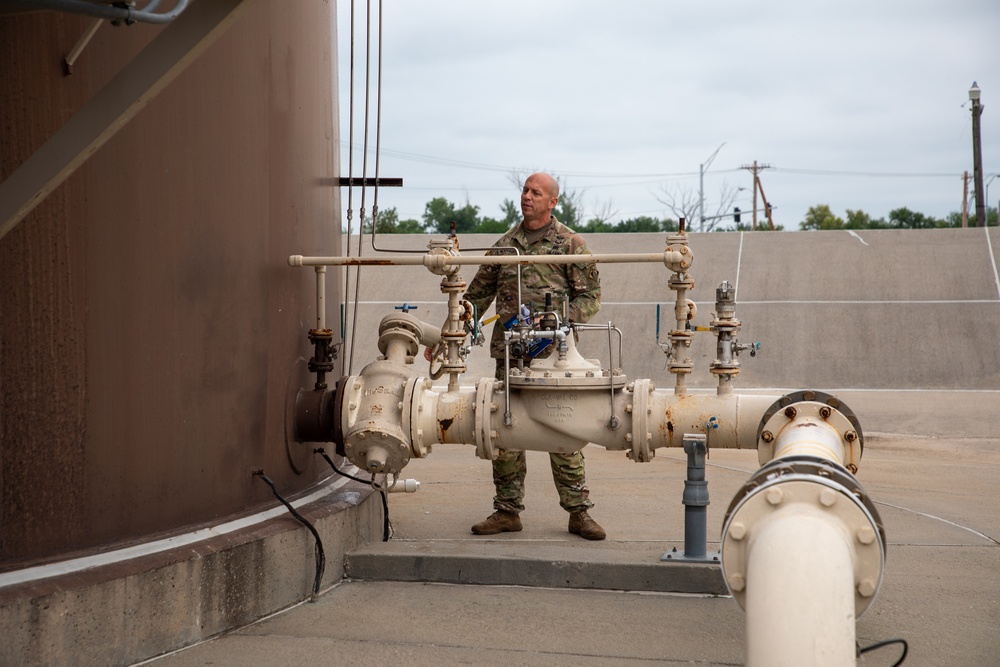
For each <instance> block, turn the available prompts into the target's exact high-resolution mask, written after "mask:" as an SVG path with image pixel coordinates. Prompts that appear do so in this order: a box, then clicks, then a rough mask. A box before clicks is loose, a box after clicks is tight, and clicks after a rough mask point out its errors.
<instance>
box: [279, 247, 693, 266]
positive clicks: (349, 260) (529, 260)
mask: <svg viewBox="0 0 1000 667" xmlns="http://www.w3.org/2000/svg"><path fill="white" fill-rule="evenodd" d="M685 250H686V247H685ZM652 262H662V263H664V264H666V265H667V267H668V268H671V269H673V268H674V267H675V266H679V267H682V270H687V268H688V267H689V266H690V252H687V253H685V252H682V251H680V250H666V251H664V252H659V253H656V252H654V253H602V254H594V255H520V256H518V255H482V256H472V257H463V256H461V255H445V254H438V253H428V254H426V255H399V256H392V257H305V256H303V255H291V256H289V258H288V265H289V266H426V267H428V268H443V267H446V266H463V265H467V264H468V265H481V264H590V263H597V264H632V263H652Z"/></svg>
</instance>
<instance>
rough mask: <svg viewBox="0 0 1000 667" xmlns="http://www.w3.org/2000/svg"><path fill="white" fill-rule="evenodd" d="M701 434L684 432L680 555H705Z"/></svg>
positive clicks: (705, 486) (705, 498) (704, 447)
mask: <svg viewBox="0 0 1000 667" xmlns="http://www.w3.org/2000/svg"><path fill="white" fill-rule="evenodd" d="M706 450H707V439H706V437H705V436H704V435H690V434H685V435H684V451H685V452H686V453H687V457H688V459H687V479H685V480H684V495H683V497H682V500H681V502H682V503H683V505H684V557H685V558H705V556H706V555H707V554H708V548H707V546H706V543H707V541H708V540H707V533H706V528H705V526H706V515H707V512H708V482H706V481H705V452H706Z"/></svg>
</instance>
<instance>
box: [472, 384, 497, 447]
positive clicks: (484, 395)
mask: <svg viewBox="0 0 1000 667" xmlns="http://www.w3.org/2000/svg"><path fill="white" fill-rule="evenodd" d="M496 384H497V381H496V380H494V379H493V378H482V379H481V380H480V381H479V384H477V385H476V402H475V411H476V419H475V429H476V430H475V439H476V456H478V457H479V458H481V459H486V460H487V461H495V460H496V458H497V456H498V455H499V451H498V450H497V449H496V448H495V447H494V446H493V438H494V436H495V435H496V433H495V432H494V431H493V413H494V412H496V411H497V410H498V409H499V404H498V403H497V402H496V401H495V400H493V392H494V389H495V388H496Z"/></svg>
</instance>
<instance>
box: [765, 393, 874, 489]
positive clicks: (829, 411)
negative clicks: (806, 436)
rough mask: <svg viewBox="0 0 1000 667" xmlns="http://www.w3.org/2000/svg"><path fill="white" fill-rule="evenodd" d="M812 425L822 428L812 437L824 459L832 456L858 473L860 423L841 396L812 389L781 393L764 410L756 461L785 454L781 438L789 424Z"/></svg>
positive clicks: (861, 451) (766, 461)
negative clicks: (779, 396) (780, 395)
mask: <svg viewBox="0 0 1000 667" xmlns="http://www.w3.org/2000/svg"><path fill="white" fill-rule="evenodd" d="M813 426H820V427H823V428H820V429H817V430H816V431H815V432H814V437H813V438H812V440H813V441H814V443H813V444H814V446H815V448H816V453H817V454H818V455H820V456H821V457H823V458H833V459H834V460H836V461H837V462H838V463H840V464H841V465H843V466H844V467H845V468H847V469H848V470H849V471H850V472H851V473H855V472H857V471H858V466H859V465H860V463H861V457H862V455H863V454H864V434H863V432H862V431H861V422H859V421H858V418H857V417H856V416H855V414H854V412H853V411H852V410H851V409H850V408H849V407H847V405H846V404H845V403H844V402H843V401H841V400H840V399H839V398H837V397H836V396H832V395H830V394H826V393H824V392H821V391H813V390H802V391H796V392H792V393H791V394H787V395H785V396H782V397H781V398H779V399H778V400H777V401H775V402H774V403H772V404H771V406H770V407H769V408H768V409H767V410H766V411H765V412H764V415H763V416H762V417H761V420H760V423H759V425H758V426H757V460H758V461H759V462H760V464H761V465H765V464H767V463H768V462H769V461H771V460H773V459H775V458H779V457H781V456H782V452H781V449H782V447H781V439H782V437H783V435H784V434H785V433H786V432H787V429H788V428H789V427H791V428H798V427H803V428H811V427H813ZM835 441H836V442H835ZM843 443H846V445H844V444H843ZM801 447H802V443H801V442H798V443H797V449H798V450H799V451H800V452H801ZM841 449H843V452H841V451H840V450H841ZM802 453H811V452H802Z"/></svg>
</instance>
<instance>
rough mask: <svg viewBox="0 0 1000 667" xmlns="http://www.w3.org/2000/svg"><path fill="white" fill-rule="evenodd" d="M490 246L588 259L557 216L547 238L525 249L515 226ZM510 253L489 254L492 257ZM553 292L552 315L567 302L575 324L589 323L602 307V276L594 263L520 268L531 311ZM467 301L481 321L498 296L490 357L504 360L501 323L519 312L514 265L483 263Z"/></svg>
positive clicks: (583, 247)
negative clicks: (547, 294) (497, 318)
mask: <svg viewBox="0 0 1000 667" xmlns="http://www.w3.org/2000/svg"><path fill="white" fill-rule="evenodd" d="M493 247H494V248H510V247H514V248H517V249H518V251H519V252H520V253H521V254H522V255H570V254H573V255H589V254H590V250H588V249H587V243H586V241H584V240H583V237H582V236H580V235H579V234H577V233H576V232H574V231H573V230H572V229H570V228H569V227H567V226H566V225H564V224H562V223H561V222H559V221H558V220H556V219H555V217H553V218H552V225H551V226H550V227H549V229H548V230H547V231H546V232H545V234H544V235H543V236H542V237H541V238H540V239H538V240H537V241H536V242H535V243H534V244H531V245H528V240H527V238H526V237H525V230H524V229H522V228H521V225H520V224H518V225H515V226H514V227H513V228H512V229H511V230H510V231H508V232H507V233H506V234H504V235H503V236H501V237H500V239H499V240H498V241H497V242H496V243H494V244H493ZM509 253H510V251H507V252H504V251H496V250H491V251H490V252H489V253H487V254H490V255H504V254H509ZM546 292H552V301H553V304H554V308H555V311H556V312H557V313H560V314H561V313H562V312H563V309H562V304H563V302H564V301H566V300H568V301H569V307H568V309H567V312H568V313H569V318H570V319H571V320H573V321H574V322H581V323H582V322H587V321H588V320H590V318H592V317H593V316H594V315H596V314H597V311H599V310H600V309H601V277H600V274H599V273H598V271H597V264H596V263H594V262H590V263H588V262H586V261H583V262H580V263H579V264H530V265H527V266H522V267H521V302H522V303H525V304H527V305H528V306H529V307H530V308H531V309H532V310H533V311H541V310H544V308H545V293H546ZM465 298H466V299H467V300H468V301H470V302H471V303H472V304H473V305H474V306H476V308H477V312H478V313H479V317H480V318H482V316H483V314H484V313H485V312H486V309H487V308H489V306H490V304H491V303H492V302H493V299H494V298H496V305H497V314H498V315H499V316H500V319H499V320H498V321H497V322H496V323H494V325H493V337H492V339H491V341H490V356H492V357H494V358H496V359H503V356H504V350H503V348H504V345H503V332H504V323H505V322H507V321H508V320H510V318H512V317H513V316H514V315H516V314H517V310H518V302H517V265H514V264H492V265H490V264H484V265H482V266H481V267H480V268H479V271H478V272H477V273H476V277H475V278H473V279H472V284H471V285H469V289H468V290H467V291H466V292H465Z"/></svg>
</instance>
